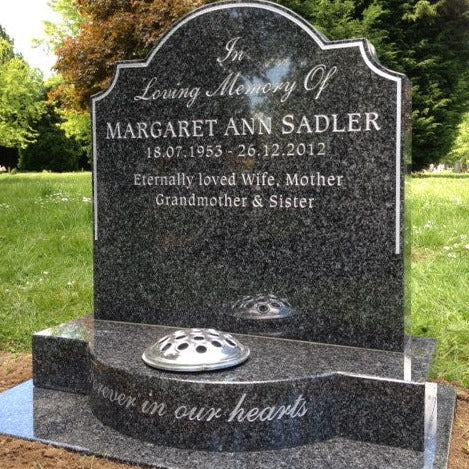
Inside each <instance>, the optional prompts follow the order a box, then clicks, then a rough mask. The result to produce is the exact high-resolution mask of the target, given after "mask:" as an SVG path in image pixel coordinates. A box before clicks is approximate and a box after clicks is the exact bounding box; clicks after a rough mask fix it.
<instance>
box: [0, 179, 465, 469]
mask: <svg viewBox="0 0 469 469" xmlns="http://www.w3.org/2000/svg"><path fill="white" fill-rule="evenodd" d="M90 179H91V177H90V173H74V174H50V173H34V174H14V175H9V174H4V175H0V259H1V261H0V391H1V390H4V389H7V388H9V387H12V386H13V385H15V384H17V383H19V382H22V381H24V380H26V379H29V378H30V376H31V367H30V360H31V357H30V355H29V349H30V342H31V334H32V333H34V332H36V331H40V330H42V329H45V328H47V327H50V326H53V325H56V324H60V323H62V322H65V321H68V320H70V319H72V318H75V317H79V316H83V315H84V314H88V313H89V312H90V311H92V265H91V260H92V253H91V251H92V241H91V183H90ZM407 184H408V185H410V191H408V192H410V196H411V197H410V199H411V223H410V225H409V227H408V229H409V230H411V232H412V274H411V289H412V310H411V315H410V317H409V318H408V319H409V321H408V324H407V332H408V333H410V334H412V335H415V336H422V337H432V338H435V339H437V341H438V351H437V356H436V359H435V362H434V366H433V369H432V376H431V377H432V379H434V380H440V381H449V382H451V383H453V384H455V385H457V386H458V387H459V392H458V405H457V411H456V412H457V413H456V418H455V424H454V428H453V440H452V453H451V458H450V466H449V467H450V469H469V390H468V388H469V311H468V304H469V288H467V285H468V284H469V221H468V220H469V176H466V175H455V174H451V173H447V174H445V173H443V174H440V175H438V176H434V175H432V176H429V175H419V176H417V177H413V178H412V179H408V180H407ZM0 467H8V468H13V469H16V468H25V467H31V468H35V469H42V468H44V469H46V468H62V467H64V468H65V467H67V468H87V469H88V468H96V469H100V468H108V467H109V468H111V467H113V468H119V467H120V468H124V467H127V466H124V465H120V464H115V463H111V462H106V461H104V460H100V459H96V458H92V457H83V456H80V455H74V454H72V453H68V452H65V451H61V450H56V449H50V448H48V447H46V446H43V445H39V444H37V443H29V442H24V441H20V440H15V439H12V438H3V437H2V438H0Z"/></svg>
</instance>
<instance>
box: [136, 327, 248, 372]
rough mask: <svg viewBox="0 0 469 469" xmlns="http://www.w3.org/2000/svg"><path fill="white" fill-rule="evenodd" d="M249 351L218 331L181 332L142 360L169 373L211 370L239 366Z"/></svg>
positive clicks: (162, 341) (155, 346)
mask: <svg viewBox="0 0 469 469" xmlns="http://www.w3.org/2000/svg"><path fill="white" fill-rule="evenodd" d="M249 353H250V351H249V348H248V347H245V346H244V345H242V344H241V343H240V342H239V341H238V340H237V339H236V338H234V337H233V336H232V335H231V334H228V333H226V332H221V331H217V330H216V329H179V330H177V331H175V332H172V333H171V334H168V335H166V336H164V337H163V338H161V339H160V340H158V342H156V343H155V344H153V345H151V346H150V347H148V348H147V349H146V350H145V352H144V353H143V355H142V358H143V361H144V362H145V363H146V364H147V365H149V366H151V367H153V368H158V369H161V370H169V371H183V372H194V371H209V370H219V369H223V368H230V367H232V366H236V365H239V364H241V363H243V362H244V361H246V360H247V358H248V357H249Z"/></svg>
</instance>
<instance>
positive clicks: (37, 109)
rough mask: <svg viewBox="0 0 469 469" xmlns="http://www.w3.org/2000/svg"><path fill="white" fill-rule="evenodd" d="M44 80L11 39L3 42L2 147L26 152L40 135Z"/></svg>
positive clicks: (0, 41)
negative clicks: (37, 123) (37, 124)
mask: <svg viewBox="0 0 469 469" xmlns="http://www.w3.org/2000/svg"><path fill="white" fill-rule="evenodd" d="M42 96H43V86H42V76H41V74H40V72H39V71H38V70H35V69H31V68H30V67H29V66H28V64H27V63H26V62H25V61H24V60H23V59H22V58H21V57H19V56H16V55H15V54H14V53H13V47H12V44H11V43H10V42H8V40H7V39H0V145H1V146H4V147H9V148H24V147H26V146H27V145H28V143H30V142H32V141H34V139H35V137H36V135H37V133H36V132H35V130H34V128H33V124H34V122H35V121H37V120H38V119H39V118H40V117H41V115H42V112H43V110H44V102H43V101H41V98H42Z"/></svg>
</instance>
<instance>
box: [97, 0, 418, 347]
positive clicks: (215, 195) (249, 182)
mask: <svg viewBox="0 0 469 469" xmlns="http://www.w3.org/2000/svg"><path fill="white" fill-rule="evenodd" d="M409 97H410V91H409V85H408V82H407V80H406V79H405V77H404V76H403V75H400V74H398V73H395V72H392V71H389V70H387V69H385V68H384V67H382V66H381V65H380V64H379V63H378V61H377V59H376V57H375V56H374V55H373V52H372V50H371V47H370V46H369V44H368V43H367V42H366V41H365V40H355V41H343V42H329V41H327V40H326V39H324V38H323V37H322V36H320V35H319V34H318V33H317V32H316V31H314V30H312V29H311V27H310V26H309V25H308V24H307V23H305V22H304V21H303V20H302V19H300V18H299V17H297V16H295V15H293V14H292V13H291V12H289V11H287V10H283V9H279V8H278V7H276V6H275V7H274V6H273V5H271V4H268V3H261V2H259V3H258V2H250V3H249V4H247V3H236V4H233V3H231V4H230V3H226V4H219V5H218V6H217V7H212V8H211V9H210V10H209V11H207V10H204V9H202V10H198V12H197V14H196V15H189V16H188V17H186V19H183V20H182V21H181V22H179V23H178V24H177V25H176V26H175V27H174V28H173V29H172V30H171V31H170V32H169V33H168V34H167V35H166V36H164V38H163V39H162V40H161V41H160V42H159V44H158V45H157V46H156V48H155V49H154V50H153V52H152V53H151V54H150V56H149V57H148V59H147V60H146V61H145V62H133V63H132V62H129V63H124V64H120V65H119V66H118V68H117V71H116V74H115V77H114V80H113V82H112V84H111V86H110V88H109V89H108V90H107V91H106V92H104V93H102V94H100V95H98V96H96V97H94V99H93V103H92V105H93V140H94V142H93V143H94V230H95V232H94V235H95V245H94V282H95V287H94V295H95V306H94V308H95V309H94V314H95V317H96V318H97V319H111V320H118V321H130V322H144V323H153V324H166V325H177V326H186V327H216V328H218V329H222V330H229V331H238V332H247V333H249V332H256V333H266V334H275V335H280V336H283V337H289V338H299V339H306V340H311V341H318V342H327V343H335V344H344V345H354V346H361V347H369V348H379V349H386V350H403V346H404V345H403V344H404V335H403V323H404V305H405V303H406V302H405V301H404V299H405V298H404V296H405V292H404V289H405V287H404V285H405V282H404V280H403V277H404V252H403V251H404V247H403V246H404V242H403V224H404V223H403V197H404V193H403V177H404V176H403V172H404V158H403V156H402V153H403V149H404V148H407V146H408V145H407V142H405V141H404V137H405V135H406V132H405V131H404V130H405V127H406V126H407V123H408V120H409V119H408V117H409V108H408V105H409V100H410V98H409ZM407 130H408V129H407ZM269 295H270V296H269ZM264 297H266V298H264ZM264 300H265V301H264ZM256 302H257V304H256ZM269 302H270V303H269ZM267 303H268V304H267ZM266 304H267V306H266ZM283 306H285V308H286V310H287V311H286V316H287V317H286V318H283V319H270V320H269V319H267V320H266V319H259V320H256V319H253V318H252V317H253V316H255V311H254V313H253V314H252V315H251V317H249V318H248V319H246V318H244V319H243V317H242V316H243V315H242V314H240V312H239V309H240V307H241V309H242V308H244V309H245V310H249V309H251V310H253V309H254V310H255V309H256V308H258V313H259V317H262V316H263V314H264V316H265V312H266V311H267V310H268V309H269V308H270V309H273V310H275V308H277V307H279V308H281V307H283ZM259 308H260V309H259ZM241 313H242V311H241ZM290 313H291V315H290V316H289V314H290Z"/></svg>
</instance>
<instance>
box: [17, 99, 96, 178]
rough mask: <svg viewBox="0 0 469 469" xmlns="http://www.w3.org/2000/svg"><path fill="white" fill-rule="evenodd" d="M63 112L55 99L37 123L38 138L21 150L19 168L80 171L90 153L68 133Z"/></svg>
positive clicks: (47, 106) (48, 104) (26, 169)
mask: <svg viewBox="0 0 469 469" xmlns="http://www.w3.org/2000/svg"><path fill="white" fill-rule="evenodd" d="M61 122H62V119H61V116H60V113H59V112H58V110H57V109H56V108H55V106H54V105H53V104H52V103H50V102H49V103H47V105H46V109H45V112H44V113H43V115H42V117H41V119H40V120H39V122H37V124H36V125H35V130H36V132H37V134H38V138H37V140H36V141H35V142H33V143H30V144H29V145H28V146H27V147H26V148H23V149H21V150H20V158H19V162H18V168H19V169H21V170H25V171H41V170H43V169H46V170H49V171H55V172H63V171H76V170H78V169H79V168H80V167H83V166H84V165H86V160H87V158H86V156H87V155H86V154H84V153H83V150H82V148H81V145H80V144H79V143H78V142H77V141H76V140H75V139H74V138H69V137H67V135H66V133H65V131H64V130H63V129H62V128H61V126H60V124H61Z"/></svg>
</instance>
